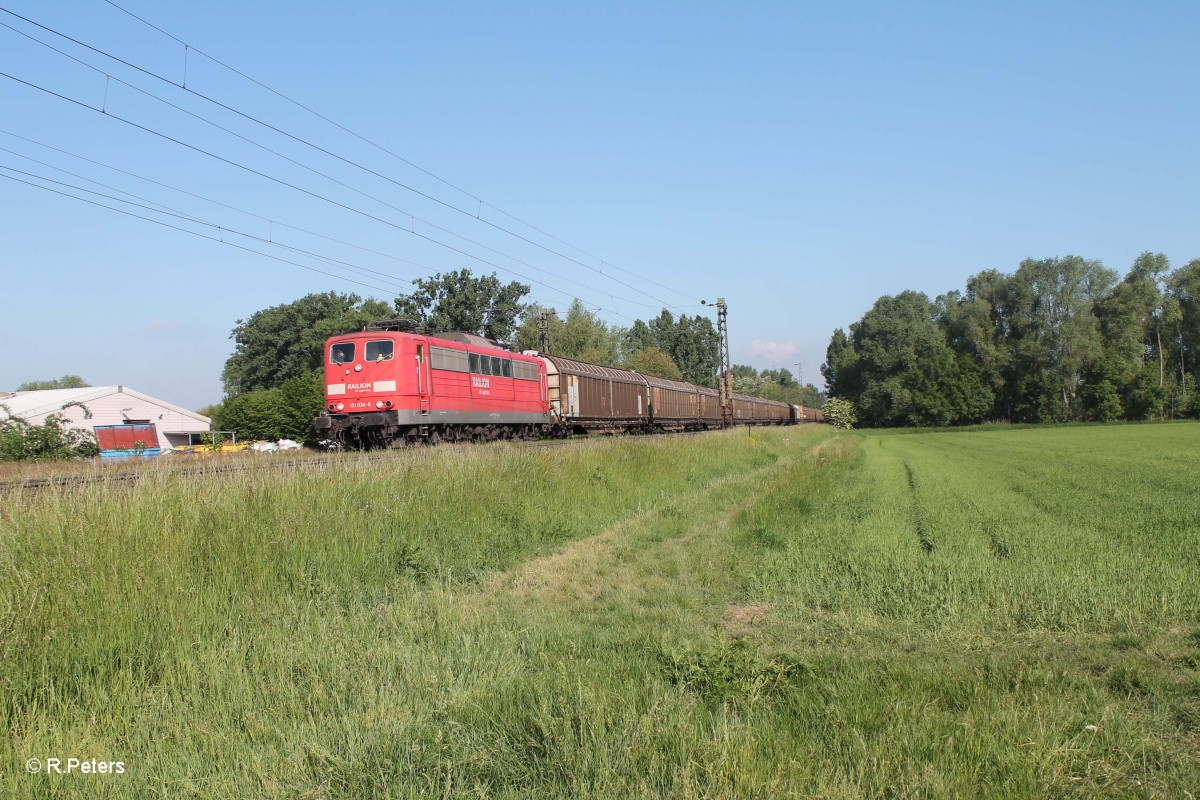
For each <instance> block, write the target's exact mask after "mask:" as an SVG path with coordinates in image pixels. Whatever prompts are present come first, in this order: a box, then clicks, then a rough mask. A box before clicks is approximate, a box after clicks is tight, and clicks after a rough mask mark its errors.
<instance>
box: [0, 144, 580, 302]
mask: <svg viewBox="0 0 1200 800" xmlns="http://www.w3.org/2000/svg"><path fill="white" fill-rule="evenodd" d="M0 133H4V134H6V135H8V136H13V137H14V138H17V139H21V140H23V141H26V142H30V143H31V144H35V145H38V146H41V147H45V148H47V149H49V150H53V151H55V152H59V153H62V154H64V155H68V156H71V157H73V158H78V159H80V160H82V161H86V162H88V163H91V164H95V165H97V166H100V167H104V168H106V169H111V170H114V171H116V172H119V173H122V174H125V175H129V176H130V177H134V178H137V179H139V180H144V181H147V182H149V183H152V184H154V185H157V186H161V187H163V188H166V189H170V190H172V191H176V192H180V193H181V194H185V195H188V196H191V197H195V198H197V199H200V200H204V201H206V202H210V203H213V204H215V205H219V206H222V207H225V208H229V209H231V210H233V211H237V212H238V213H242V214H246V215H247V216H251V217H255V218H257V219H262V220H265V221H268V222H274V223H276V224H279V225H281V226H282V227H285V228H288V229H291V230H297V231H300V232H302V233H307V234H309V235H313V236H316V237H318V238H322V239H328V240H330V241H333V242H335V243H337V244H345V245H347V246H350V247H353V248H356V249H360V250H364V251H366V252H370V253H373V254H375V255H380V256H383V257H387V258H396V257H394V256H391V255H389V254H387V253H383V252H380V251H374V250H370V249H368V248H361V247H358V246H357V245H354V244H351V243H348V242H343V241H341V240H337V239H332V238H331V237H327V236H324V235H322V234H319V233H315V232H312V231H307V230H305V229H303V228H297V227H295V226H291V225H287V224H284V223H278V222H277V221H273V220H270V219H269V218H267V217H263V216H261V215H258V214H255V213H254V212H251V211H246V210H244V209H239V208H237V207H235V206H230V205H228V204H226V203H221V202H219V201H216V200H212V199H211V198H206V197H203V196H202V195H198V194H195V193H194V192H188V191H186V190H184V189H180V188H178V187H174V186H171V185H170V184H166V183H163V182H161V181H155V180H153V179H151V178H146V177H144V176H140V175H137V174H136V173H132V172H129V171H127V170H122V169H119V168H117V167H112V166H111V165H107V164H104V163H103V162H99V161H96V160H94V159H89V158H85V157H83V156H79V155H77V154H74V153H70V152H68V151H65V150H62V149H60V148H56V147H51V146H50V145H46V144H43V143H41V142H37V141H36V140H33V139H29V138H28V137H24V136H19V135H17V134H14V133H12V132H10V131H5V130H0ZM0 152H6V153H10V154H12V155H15V156H17V157H19V158H22V159H25V160H28V161H32V162H33V163H35V164H40V165H42V166H44V167H48V168H50V169H53V170H55V171H58V172H62V173H65V174H67V175H70V176H72V177H75V178H78V179H80V180H84V181H87V182H89V183H92V184H95V185H97V186H102V187H104V188H106V189H110V190H112V191H114V192H118V193H120V194H124V195H127V196H129V197H133V198H135V199H137V200H141V201H143V202H144V203H147V204H149V205H140V204H137V203H130V202H129V201H127V200H123V199H122V198H117V197H112V196H111V195H104V194H103V193H99V192H93V191H92V190H89V189H87V188H85V187H81V186H75V185H72V184H68V183H65V182H62V181H56V180H54V179H52V178H48V177H46V176H44V175H36V174H34V173H29V172H25V171H24V170H17V169H15V168H13V167H7V166H3V165H0V169H7V170H9V171H12V172H16V173H19V174H23V175H26V176H27V177H35V178H37V179H39V180H44V181H48V182H50V183H55V184H57V185H60V186H64V187H67V188H72V189H75V190H76V191H82V192H87V193H89V194H95V195H98V196H102V197H105V198H106V199H109V200H112V201H114V202H123V203H128V204H129V205H134V206H136V207H139V208H142V209H144V210H148V211H154V212H156V213H162V214H166V215H168V216H173V217H176V218H179V219H186V220H188V221H192V222H195V223H196V224H200V225H204V226H206V227H210V228H213V229H214V230H218V231H220V232H222V234H223V233H231V234H235V235H238V236H242V237H245V238H247V239H252V240H254V241H258V242H262V243H265V244H270V245H273V246H275V247H278V248H281V249H285V250H289V251H291V252H294V253H297V254H300V255H306V256H309V257H312V258H316V259H319V260H321V261H324V262H326V263H328V264H330V265H332V266H335V267H342V268H345V269H349V270H352V271H355V272H358V273H360V274H366V276H367V277H380V278H384V279H386V280H389V281H396V282H399V283H404V284H408V285H409V286H413V285H414V283H413V281H411V280H409V279H407V278H403V277H401V276H397V275H392V274H391V273H386V272H382V271H379V270H374V269H371V268H369V267H364V266H362V265H359V264H355V263H353V262H349V261H344V260H341V259H336V258H333V257H332V256H328V255H325V254H323V253H316V252H313V251H311V250H306V249H304V248H300V247H296V246H294V245H289V244H286V243H284V242H279V241H275V240H274V239H273V238H272V237H267V238H264V237H262V236H256V235H254V234H251V233H247V232H245V231H241V230H237V229H236V228H233V227H232V226H229V225H223V224H218V223H215V222H211V221H209V220H205V219H202V218H201V217H198V216H196V215H194V214H189V213H187V212H184V211H181V210H180V209H176V208H172V207H171V206H168V205H166V204H164V203H159V202H158V201H155V200H152V199H150V198H146V197H143V196H141V195H138V194H135V193H133V192H129V191H127V190H125V189H121V188H119V187H116V186H111V185H109V184H106V183H103V182H101V181H97V180H95V179H94V178H90V177H87V176H86V175H81V174H79V173H76V172H72V171H70V170H67V169H64V168H62V167H59V166H56V165H54V164H50V163H48V162H45V161H41V160H40V159H36V158H32V157H31V156H28V155H26V154H24V153H19V152H17V151H15V150H10V149H8V148H5V147H0ZM22 182H24V181H22ZM31 185H32V184H31ZM40 188H46V187H40ZM66 196H71V195H66ZM77 199H81V200H82V199H83V198H77ZM100 205H102V207H105V208H110V207H109V206H103V204H100ZM152 206H157V208H152ZM113 210H118V209H113ZM135 216H139V218H140V215H135ZM168 227H173V226H168ZM396 260H398V261H401V262H403V263H406V264H410V265H412V266H417V267H421V268H422V269H427V270H432V269H434V268H433V267H430V266H428V265H424V264H419V263H417V262H412V261H408V260H405V259H398V258H396ZM286 263H292V262H286ZM323 274H328V273H323ZM375 288H379V289H380V290H381V291H384V292H391V291H394V289H391V290H389V289H385V288H383V287H375ZM564 294H565V293H564ZM529 299H530V300H531V301H532V302H536V303H540V304H544V303H546V302H547V301H546V300H545V299H544V298H538V297H533V296H530V297H529Z"/></svg>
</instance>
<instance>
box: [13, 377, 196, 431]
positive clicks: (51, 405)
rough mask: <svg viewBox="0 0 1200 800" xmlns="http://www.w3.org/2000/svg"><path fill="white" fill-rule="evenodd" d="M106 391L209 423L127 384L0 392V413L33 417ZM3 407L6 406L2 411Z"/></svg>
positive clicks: (102, 394)
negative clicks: (134, 398)
mask: <svg viewBox="0 0 1200 800" xmlns="http://www.w3.org/2000/svg"><path fill="white" fill-rule="evenodd" d="M110 394H124V395H128V396H130V397H136V398H137V399H138V400H142V401H145V402H147V403H153V404H154V405H156V406H161V407H163V408H166V409H170V410H171V411H174V412H176V413H179V414H183V415H184V416H186V417H191V418H192V419H194V420H196V421H197V422H203V423H205V424H212V420H210V419H209V418H208V417H206V416H203V415H201V414H197V413H196V412H195V411H188V410H187V409H186V408H180V407H179V406H177V405H174V404H172V403H168V402H167V401H166V400H160V399H158V398H157V397H151V396H150V395H148V394H142V393H141V392H137V391H134V390H133V389H130V388H129V387H128V386H85V387H83V388H80V389H42V390H40V391H36V392H0V406H2V407H0V416H2V417H8V416H14V417H22V418H28V417H36V416H38V415H39V414H48V413H50V412H51V411H58V410H59V409H61V408H62V407H63V406H64V405H66V404H67V403H87V402H89V401H91V400H96V399H98V398H101V397H107V396H108V395H110ZM5 407H6V408H7V409H8V411H7V413H6V412H5Z"/></svg>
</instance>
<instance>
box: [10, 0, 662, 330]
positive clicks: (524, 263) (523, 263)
mask: <svg viewBox="0 0 1200 800" xmlns="http://www.w3.org/2000/svg"><path fill="white" fill-rule="evenodd" d="M0 10H4V11H6V12H7V13H10V14H11V13H12V12H10V11H7V9H3V8H0ZM14 16H19V15H15V14H14ZM21 19H25V18H24V17H21ZM32 24H34V25H37V24H38V23H32ZM0 27H4V28H8V29H9V30H11V31H13V32H15V33H17V34H19V35H21V36H24V37H25V38H27V39H29V40H31V41H33V42H36V43H37V44H40V45H42V46H43V47H46V48H48V49H50V50H53V51H54V52H56V53H58V54H60V55H62V56H64V57H66V58H69V59H71V60H72V61H74V62H76V63H78V64H80V65H82V66H84V67H87V68H88V69H91V70H93V71H95V72H96V73H98V74H100V75H104V76H105V77H106V79H108V80H116V81H117V82H118V83H120V84H122V85H124V86H127V87H129V88H130V89H133V90H134V91H136V92H139V93H140V94H142V95H145V96H147V97H150V98H152V99H154V100H157V101H158V102H161V103H163V104H165V105H167V106H169V107H171V108H174V109H176V110H178V111H181V112H182V113H184V114H187V115H188V116H191V117H193V118H195V119H198V120H199V121H201V122H204V123H205V124H207V125H211V126H212V127H214V128H217V129H218V130H221V131H224V132H225V133H227V134H229V135H231V136H234V137H236V138H238V139H240V140H242V141H244V142H246V143H248V144H251V145H253V146H255V147H258V148H260V149H262V150H265V151H266V152H268V153H271V154H272V155H275V156H277V157H279V158H282V159H283V160H285V161H288V162H290V163H292V164H294V165H296V166H298V167H300V168H302V169H305V170H307V171H309V172H312V173H313V174H315V175H318V176H320V177H322V178H325V179H326V180H329V181H331V182H332V183H335V184H337V185H339V186H341V187H343V188H345V189H348V190H350V191H352V192H354V193H356V194H359V195H361V196H363V197H365V198H367V199H369V200H372V201H374V202H377V203H379V204H380V205H383V206H385V207H386V208H389V209H391V210H393V211H396V212H397V213H399V214H402V215H404V216H406V217H408V218H409V219H410V221H411V223H412V225H413V227H409V228H405V227H404V226H403V225H398V224H396V223H393V222H390V221H388V220H384V219H382V218H380V217H377V216H375V215H373V214H369V213H367V212H364V211H362V210H360V209H356V208H354V207H352V206H348V205H346V204H344V203H340V202H337V201H335V200H331V199H330V198H327V197H325V196H324V195H320V194H318V193H315V192H311V191H309V190H307V189H304V188H302V187H299V186H296V185H295V184H292V183H289V182H287V181H283V180H281V179H279V178H276V177H274V176H271V175H268V174H266V173H264V172H261V171H259V170H256V169H254V168H252V167H248V166H245V165H243V164H240V163H238V162H235V161H232V160H230V159H226V158H224V157H222V156H220V155H217V154H215V153H212V152H210V151H208V150H204V149H203V148H198V147H195V146H194V145H190V144H188V143H186V142H183V141H181V140H179V139H175V138H174V137H171V136H167V135H166V134H163V133H161V132H159V131H155V130H153V129H150V128H147V127H145V126H142V125H139V124H138V123H136V122H133V121H132V120H128V119H125V118H124V117H121V116H119V115H117V114H113V113H111V112H108V111H107V110H106V109H104V108H96V107H95V106H92V105H90V104H88V103H84V102H82V101H79V100H75V99H74V98H70V97H66V96H65V95H61V94H59V93H57V92H54V91H52V90H49V89H46V88H45V87H42V86H38V85H37V84H33V83H30V82H28V81H23V80H21V79H20V78H15V77H13V76H11V75H7V74H6V73H0V74H2V75H4V77H8V78H10V79H12V80H16V81H18V82H20V83H24V84H26V85H27V86H31V87H32V88H35V89H40V90H41V91H44V92H47V93H48V94H51V95H54V96H55V97H58V98H60V99H63V100H67V101H70V102H73V103H76V104H77V105H80V106H82V107H84V108H88V109H90V110H92V111H97V112H99V113H101V114H103V115H104V116H108V117H112V118H113V119H116V120H118V121H120V122H124V123H126V124H129V125H133V126H134V127H136V128H139V129H141V130H143V131H146V132H148V133H152V134H154V135H156V136H161V137H162V138H164V139H167V140H169V141H171V142H174V143H175V144H179V145H181V146H183V147H187V148H189V149H192V150H195V151H196V152H199V153H203V154H205V155H208V156H210V157H212V158H216V159H218V160H221V161H224V162H225V163H227V164H230V165H232V166H235V167H238V168H241V169H244V170H247V171H248V172H251V173H253V174H255V175H258V176H260V177H263V178H266V179H268V180H272V181H275V182H276V183H280V184H282V185H284V186H287V187H288V188H291V189H295V190H297V191H300V192H304V193H305V194H308V195H310V196H312V197H315V198H318V199H321V200H325V201H326V202H330V203H333V204H335V205H337V206H340V207H341V208H344V209H346V210H349V211H352V212H354V213H358V214H362V215H364V216H366V217H368V218H370V219H373V220H376V221H378V222H382V223H384V224H387V225H391V226H392V227H395V228H397V229H399V230H404V231H407V232H409V233H412V234H415V235H417V236H419V237H420V238H423V239H426V240H427V241H430V242H433V243H435V244H438V245H442V246H448V245H444V243H442V242H441V241H439V240H437V239H434V238H432V237H427V236H424V235H421V234H417V233H416V230H415V223H416V222H421V223H422V224H423V225H428V226H429V227H431V228H433V229H435V230H438V231H441V232H442V233H446V234H449V235H451V236H454V237H455V238H457V239H461V240H462V241H464V242H467V243H469V244H471V245H474V246H476V247H479V248H482V249H483V250H486V251H487V252H489V253H493V254H495V255H497V256H500V257H502V258H506V259H509V260H510V261H512V262H514V263H516V264H520V265H521V266H523V267H528V268H529V269H533V270H537V271H538V272H539V273H541V272H544V273H546V274H548V275H550V276H552V277H554V278H557V279H558V280H561V281H565V282H567V283H570V284H572V285H574V286H578V287H579V288H581V289H586V290H587V291H590V292H597V293H600V294H607V293H605V292H604V291H603V290H601V289H597V288H596V287H593V286H589V285H588V284H585V283H581V282H580V281H576V280H574V279H572V278H568V277H566V276H564V275H559V274H558V273H555V272H551V271H550V270H547V269H545V268H543V267H539V266H537V265H535V264H531V263H529V262H527V261H523V260H521V259H519V258H516V257H515V256H512V255H509V254H508V253H505V252H503V251H501V250H497V249H496V248H493V247H490V246H488V245H486V244H483V243H482V242H479V241H477V240H474V239H471V238H470V237H467V236H464V235H462V234H460V233H458V232H456V231H453V230H450V229H449V228H446V227H444V226H441V225H438V224H436V223H434V222H432V221H430V220H428V219H425V218H424V217H420V216H417V215H415V214H414V213H413V212H411V211H408V210H406V209H403V208H400V207H398V206H395V205H392V204H391V203H388V202H387V201H385V200H383V199H381V198H378V197H375V196H374V195H371V194H368V193H367V192H364V191H362V190H360V189H357V188H356V187H353V186H351V185H350V184H348V183H345V182H344V181H341V180H338V179H337V178H334V177H333V176H331V175H328V174H326V173H324V172H321V171H320V170H317V169H315V168H313V167H310V166H308V165H307V164H303V163H301V162H299V161H297V160H295V159H293V158H291V157H289V156H286V155H284V154H282V153H280V152H278V151H277V150H274V149H272V148H270V147H267V146H266V145H263V144H261V143H259V142H256V141H254V140H252V139H249V138H248V137H245V136H243V135H241V134H239V133H237V132H236V131H232V130H230V129H228V128H226V127H224V126H222V125H220V124H218V123H216V122H213V121H212V120H209V119H207V118H205V117H203V116H202V115H199V114H196V113H195V112H193V111H190V110H188V109H185V108H183V107H181V106H179V105H177V104H175V103H172V102H171V101H169V100H166V99H165V98H162V97H159V96H158V95H156V94H154V93H153V92H149V91H147V90H145V89H142V88H141V87H138V86H135V85H133V84H131V83H129V82H128V81H124V80H121V79H120V78H113V77H112V76H110V75H108V74H107V73H105V72H104V70H102V69H100V68H99V67H96V66H95V65H93V64H89V63H87V62H86V61H83V60H82V59H80V58H78V57H76V56H73V55H71V54H70V53H66V52H64V51H62V50H60V49H58V48H56V47H54V46H53V45H51V44H48V43H46V42H43V41H41V40H40V39H38V38H36V37H34V36H31V35H30V34H28V33H25V32H24V31H20V30H17V29H16V28H13V27H12V26H10V25H7V24H5V23H3V22H0ZM39 27H44V26H39ZM47 30H50V29H47ZM51 32H54V31H51ZM55 33H56V32H55ZM58 35H62V34H58ZM63 38H66V39H69V40H70V41H76V40H75V39H71V37H68V36H64V37H63ZM83 46H84V47H88V45H83ZM90 49H94V48H90ZM97 52H102V51H97ZM105 55H107V54H105ZM108 57H110V58H114V59H115V60H117V61H121V59H117V58H116V57H114V56H108ZM121 63H127V62H124V61H121ZM131 66H132V65H131ZM134 69H139V70H140V71H143V72H147V71H146V70H141V68H140V67H136V66H134ZM147 74H153V73H149V72H147ZM155 77H157V78H159V79H160V80H164V81H166V82H168V83H170V81H169V80H167V79H166V78H162V77H161V76H157V75H155ZM172 85H175V84H172ZM106 86H107V83H106ZM105 104H106V105H107V90H106V93H105ZM451 249H453V250H455V252H458V253H462V254H464V255H467V256H468V257H469V258H476V259H477V260H480V261H481V262H482V263H485V264H487V265H488V266H493V267H495V268H496V269H501V270H504V271H506V272H510V273H511V274H514V275H517V276H518V277H522V278H524V279H525V280H533V279H531V278H527V277H525V276H523V275H521V273H518V272H516V271H515V270H512V269H509V268H506V267H502V266H500V265H497V264H493V263H492V262H490V261H486V260H482V259H478V257H476V256H474V255H472V254H470V253H466V252H465V251H462V250H459V249H457V248H451ZM535 282H537V283H539V284H540V285H542V286H546V287H547V288H551V289H554V290H555V291H560V292H561V290H558V289H555V287H551V286H550V285H549V284H546V283H545V282H543V281H535ZM562 293H563V294H568V293H566V292H562ZM621 299H622V300H623V301H625V302H629V303H632V304H634V305H641V306H644V307H646V308H655V307H657V306H653V305H649V304H645V303H641V302H639V301H637V300H630V299H628V298H621ZM672 307H674V306H672ZM677 310H680V311H682V309H677ZM613 313H614V314H616V315H617V316H620V317H622V318H624V319H629V317H627V316H625V315H624V314H620V313H619V312H616V311H614V312H613Z"/></svg>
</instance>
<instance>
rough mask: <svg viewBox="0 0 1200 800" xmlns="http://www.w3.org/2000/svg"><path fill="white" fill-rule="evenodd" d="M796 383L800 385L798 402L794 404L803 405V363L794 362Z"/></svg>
mask: <svg viewBox="0 0 1200 800" xmlns="http://www.w3.org/2000/svg"><path fill="white" fill-rule="evenodd" d="M796 385H797V386H799V387H800V402H799V403H796V405H798V406H800V407H801V408H803V407H804V365H803V364H801V363H800V362H799V361H797V362H796Z"/></svg>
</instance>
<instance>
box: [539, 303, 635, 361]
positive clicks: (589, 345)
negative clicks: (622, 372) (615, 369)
mask: <svg viewBox="0 0 1200 800" xmlns="http://www.w3.org/2000/svg"><path fill="white" fill-rule="evenodd" d="M622 334H623V331H621V330H619V329H618V330H613V329H611V328H609V326H608V325H607V324H605V322H604V321H603V320H601V319H600V317H599V316H597V315H596V314H595V313H593V312H591V311H588V310H587V308H586V307H584V305H583V303H582V301H580V300H578V299H577V300H575V301H573V302H572V303H571V308H570V310H569V311H567V318H566V320H564V322H563V327H562V332H561V333H560V339H561V341H554V340H552V344H553V348H552V349H553V352H554V354H555V355H560V356H563V357H564V358H574V359H576V360H578V361H586V362H588V363H589V364H600V365H602V366H606V367H611V366H615V365H616V364H617V361H618V356H617V351H618V349H619V346H618V342H620V340H621V338H622Z"/></svg>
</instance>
